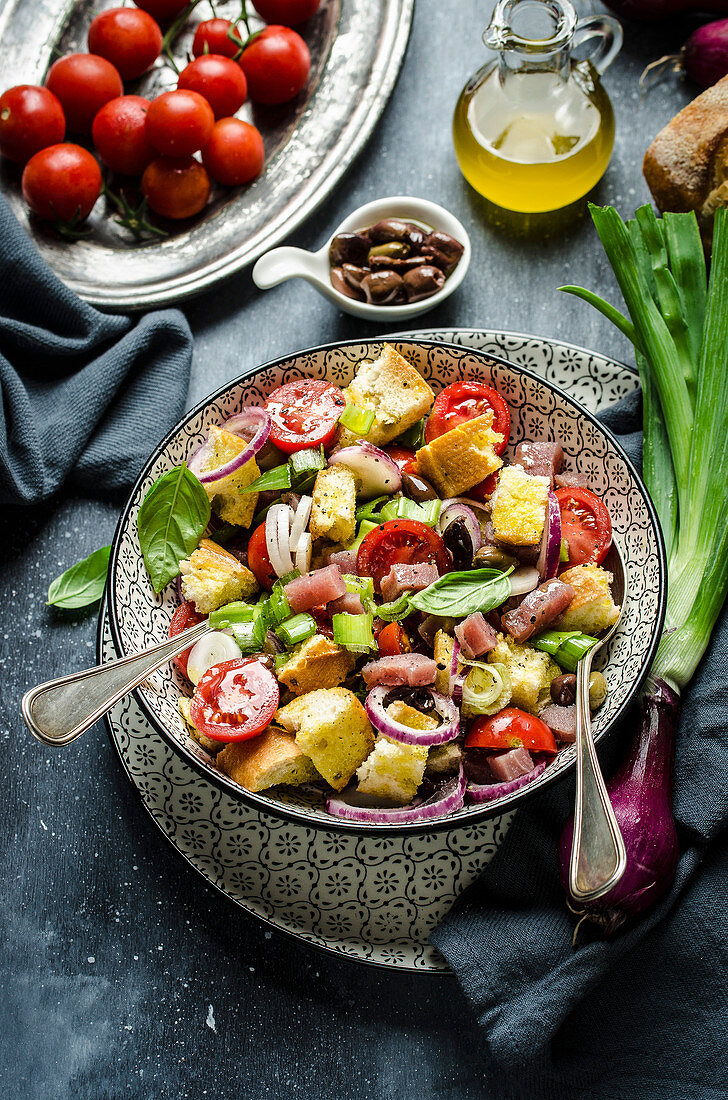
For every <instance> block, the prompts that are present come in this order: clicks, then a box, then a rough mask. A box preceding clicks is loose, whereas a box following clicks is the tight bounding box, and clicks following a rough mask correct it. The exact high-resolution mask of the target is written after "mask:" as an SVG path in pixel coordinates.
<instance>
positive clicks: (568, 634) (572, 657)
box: [533, 630, 598, 672]
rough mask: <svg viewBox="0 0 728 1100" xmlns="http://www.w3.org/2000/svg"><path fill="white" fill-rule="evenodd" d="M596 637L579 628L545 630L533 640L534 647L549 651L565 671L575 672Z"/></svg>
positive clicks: (595, 641)
mask: <svg viewBox="0 0 728 1100" xmlns="http://www.w3.org/2000/svg"><path fill="white" fill-rule="evenodd" d="M597 641H598V639H597V638H592V637H591V635H589V634H582V632H581V631H580V630H547V631H545V632H544V633H543V634H539V636H538V637H537V638H534V640H533V646H534V649H541V650H543V651H544V652H545V653H549V654H550V655H551V656H552V657H553V659H554V660H555V661H556V664H557V665H560V666H561V668H564V669H566V671H567V672H576V666H577V665H578V663H579V661H580V660H581V659H582V657H583V656H584V654H585V653H588V652H589V650H590V649H593V648H594V646H595V645H596V644H597Z"/></svg>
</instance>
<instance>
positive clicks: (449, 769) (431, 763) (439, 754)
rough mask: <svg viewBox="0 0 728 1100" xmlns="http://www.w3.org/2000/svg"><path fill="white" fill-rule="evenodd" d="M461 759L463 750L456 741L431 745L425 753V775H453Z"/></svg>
mask: <svg viewBox="0 0 728 1100" xmlns="http://www.w3.org/2000/svg"><path fill="white" fill-rule="evenodd" d="M462 759H463V750H462V748H461V747H460V745H459V744H458V742H457V741H448V742H447V743H446V744H444V745H433V746H432V748H431V749H430V751H429V753H428V754H427V765H426V766H425V775H455V772H456V771H457V770H458V768H459V767H460V763H461V761H462Z"/></svg>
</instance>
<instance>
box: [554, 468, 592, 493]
mask: <svg viewBox="0 0 728 1100" xmlns="http://www.w3.org/2000/svg"><path fill="white" fill-rule="evenodd" d="M555 481H556V488H557V489H591V485H590V483H589V478H588V477H587V475H586V474H577V473H569V472H568V471H567V472H566V473H563V474H557V475H556V478H555Z"/></svg>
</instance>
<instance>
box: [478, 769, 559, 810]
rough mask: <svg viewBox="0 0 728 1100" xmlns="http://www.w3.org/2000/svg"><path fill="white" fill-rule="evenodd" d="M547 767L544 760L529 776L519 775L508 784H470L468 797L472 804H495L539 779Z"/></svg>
mask: <svg viewBox="0 0 728 1100" xmlns="http://www.w3.org/2000/svg"><path fill="white" fill-rule="evenodd" d="M545 767H546V761H545V760H542V761H541V763H540V764H537V765H536V767H535V768H534V769H533V771H532V772H529V773H528V775H519V776H518V778H517V779H509V780H508V782H507V783H468V788H467V792H466V793H467V796H468V798H469V799H470V800H471V801H472V802H494V801H495V799H496V798H504V797H505V795H507V794H512V793H513V791H517V790H519V789H520V788H521V787H525V786H526V785H527V784H528V783H531V782H532V781H533V780H534V779H538V777H539V775H541V774H542V773H543V771H544V769H545Z"/></svg>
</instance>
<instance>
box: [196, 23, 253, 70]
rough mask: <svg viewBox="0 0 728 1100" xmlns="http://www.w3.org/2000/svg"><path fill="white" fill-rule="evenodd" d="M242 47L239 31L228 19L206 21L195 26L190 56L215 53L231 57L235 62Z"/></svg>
mask: <svg viewBox="0 0 728 1100" xmlns="http://www.w3.org/2000/svg"><path fill="white" fill-rule="evenodd" d="M244 45H245V43H244V42H243V40H242V38H241V37H240V31H239V30H238V28H237V26H236V25H235V24H234V23H232V22H231V21H230V20H229V19H206V20H205V21H204V22H203V23H198V25H197V30H196V31H195V37H194V38H193V39H192V56H193V57H202V55H203V54H208V53H216V54H220V55H221V56H222V57H233V58H235V60H236V61H237V59H238V58H239V57H240V54H241V53H242V52H243V46H244Z"/></svg>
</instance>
